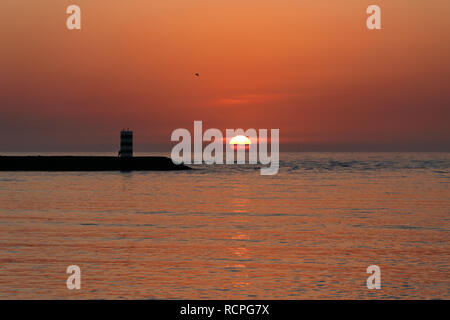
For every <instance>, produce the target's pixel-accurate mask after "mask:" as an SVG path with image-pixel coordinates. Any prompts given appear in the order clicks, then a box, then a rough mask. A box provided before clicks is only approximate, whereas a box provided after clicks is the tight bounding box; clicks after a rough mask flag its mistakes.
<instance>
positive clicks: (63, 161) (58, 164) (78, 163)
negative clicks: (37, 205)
mask: <svg viewBox="0 0 450 320" xmlns="http://www.w3.org/2000/svg"><path fill="white" fill-rule="evenodd" d="M190 169H191V168H190V167H188V166H186V165H183V164H175V163H173V161H172V159H170V158H168V157H133V132H132V131H130V130H122V131H121V132H120V151H119V152H118V155H117V156H0V171H174V170H190Z"/></svg>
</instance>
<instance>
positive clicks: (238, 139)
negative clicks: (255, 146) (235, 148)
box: [230, 136, 252, 145]
mask: <svg viewBox="0 0 450 320" xmlns="http://www.w3.org/2000/svg"><path fill="white" fill-rule="evenodd" d="M251 143H252V142H251V141H250V139H249V138H248V137H246V136H236V137H233V138H231V140H230V144H244V145H248V144H251Z"/></svg>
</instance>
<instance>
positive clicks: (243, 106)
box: [0, 0, 450, 152]
mask: <svg viewBox="0 0 450 320" xmlns="http://www.w3.org/2000/svg"><path fill="white" fill-rule="evenodd" d="M70 4H77V5H79V6H80V7H81V9H82V30H80V31H69V30H67V29H66V26H65V23H66V22H65V21H66V18H67V15H66V13H65V10H66V7H67V6H68V5H70ZM369 4H378V5H379V6H380V7H381V9H382V27H383V30H377V31H369V30H368V29H367V28H366V24H365V20H366V17H367V15H366V13H365V11H366V8H367V6H368V5H369ZM0 6H1V10H0V38H1V39H2V46H1V50H0V108H1V112H0V115H1V117H0V134H1V137H2V138H1V139H0V151H3V152H6V151H68V150H77V151H91V150H102V151H103V150H104V151H117V148H118V139H119V131H120V129H122V128H123V127H129V128H132V129H133V130H134V131H135V144H136V148H137V150H138V151H154V150H157V149H160V148H163V146H165V145H169V141H170V134H171V132H172V130H174V129H176V128H179V127H183V128H189V129H191V128H192V126H193V121H194V120H203V126H204V128H211V127H215V128H219V129H222V130H223V131H225V129H226V128H239V127H240V128H243V129H247V128H250V127H252V128H279V129H280V141H281V143H282V148H281V149H282V150H398V151H401V150H446V151H449V150H450V125H449V122H450V44H449V41H448V31H449V30H450V14H449V13H450V2H449V1H447V0H433V1H423V0H408V1H406V0H390V1H381V0H374V1H361V0H342V1H335V0H314V1H313V0H310V1H300V0H226V1H225V0H214V1H211V0H165V1H150V0H149V1H142V0H127V1H121V0H95V1H92V0H70V1H66V0H58V1H56V0H40V1H32V0H3V1H2V4H1V5H0ZM196 72H198V73H200V77H198V78H196V77H194V73H196ZM165 149H168V148H167V147H166V148H165Z"/></svg>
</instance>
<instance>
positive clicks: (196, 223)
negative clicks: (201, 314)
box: [0, 153, 450, 299]
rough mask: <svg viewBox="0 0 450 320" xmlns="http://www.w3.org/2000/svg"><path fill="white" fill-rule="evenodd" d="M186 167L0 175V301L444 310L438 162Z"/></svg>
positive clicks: (446, 262)
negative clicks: (275, 170)
mask: <svg viewBox="0 0 450 320" xmlns="http://www.w3.org/2000/svg"><path fill="white" fill-rule="evenodd" d="M197 168H198V170H192V171H189V172H131V173H120V172H68V173H67V172H64V173H62V172H50V173H49V172H0V266H1V272H0V298H2V299H15V298H18V299H24V298H27V299H43V298H45V299H47V298H48V299H53V298H58V299H60V298H61V299H78V298H93V299H109V298H124V299H131V298H139V299H155V298H156V299H180V298H181V299H187V298H188V299H203V298H205V299H231V298H233V299H253V298H255V299H256V298H258V299H311V298H318V299H322V298H331V299H343V298H363V299H366V298H389V299H391V298H400V299H411V298H446V299H449V298H450V277H449V275H450V154H449V153H283V154H282V155H281V169H280V172H279V174H278V175H275V176H261V175H260V174H259V169H258V168H257V167H255V166H248V165H247V166H237V165H234V166H225V165H224V166H200V167H197ZM373 264H375V265H378V266H379V267H380V268H381V286H382V288H381V290H368V289H367V287H366V279H367V277H368V276H369V275H368V274H366V268H367V267H368V266H369V265H373ZM69 265H78V266H79V267H80V268H81V276H82V278H81V279H82V280H81V290H72V291H71V290H68V289H67V288H66V279H67V276H68V275H67V274H66V273H65V271H66V268H67V266H69Z"/></svg>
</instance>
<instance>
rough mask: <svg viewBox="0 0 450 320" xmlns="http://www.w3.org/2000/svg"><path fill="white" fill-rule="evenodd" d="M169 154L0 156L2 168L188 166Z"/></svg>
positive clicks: (145, 168)
mask: <svg viewBox="0 0 450 320" xmlns="http://www.w3.org/2000/svg"><path fill="white" fill-rule="evenodd" d="M189 169H191V168H189V167H188V166H185V165H183V164H179V165H177V164H174V163H173V162H172V159H170V158H167V157H129V158H127V157H114V156H100V157H99V156H0V171H172V170H189Z"/></svg>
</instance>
